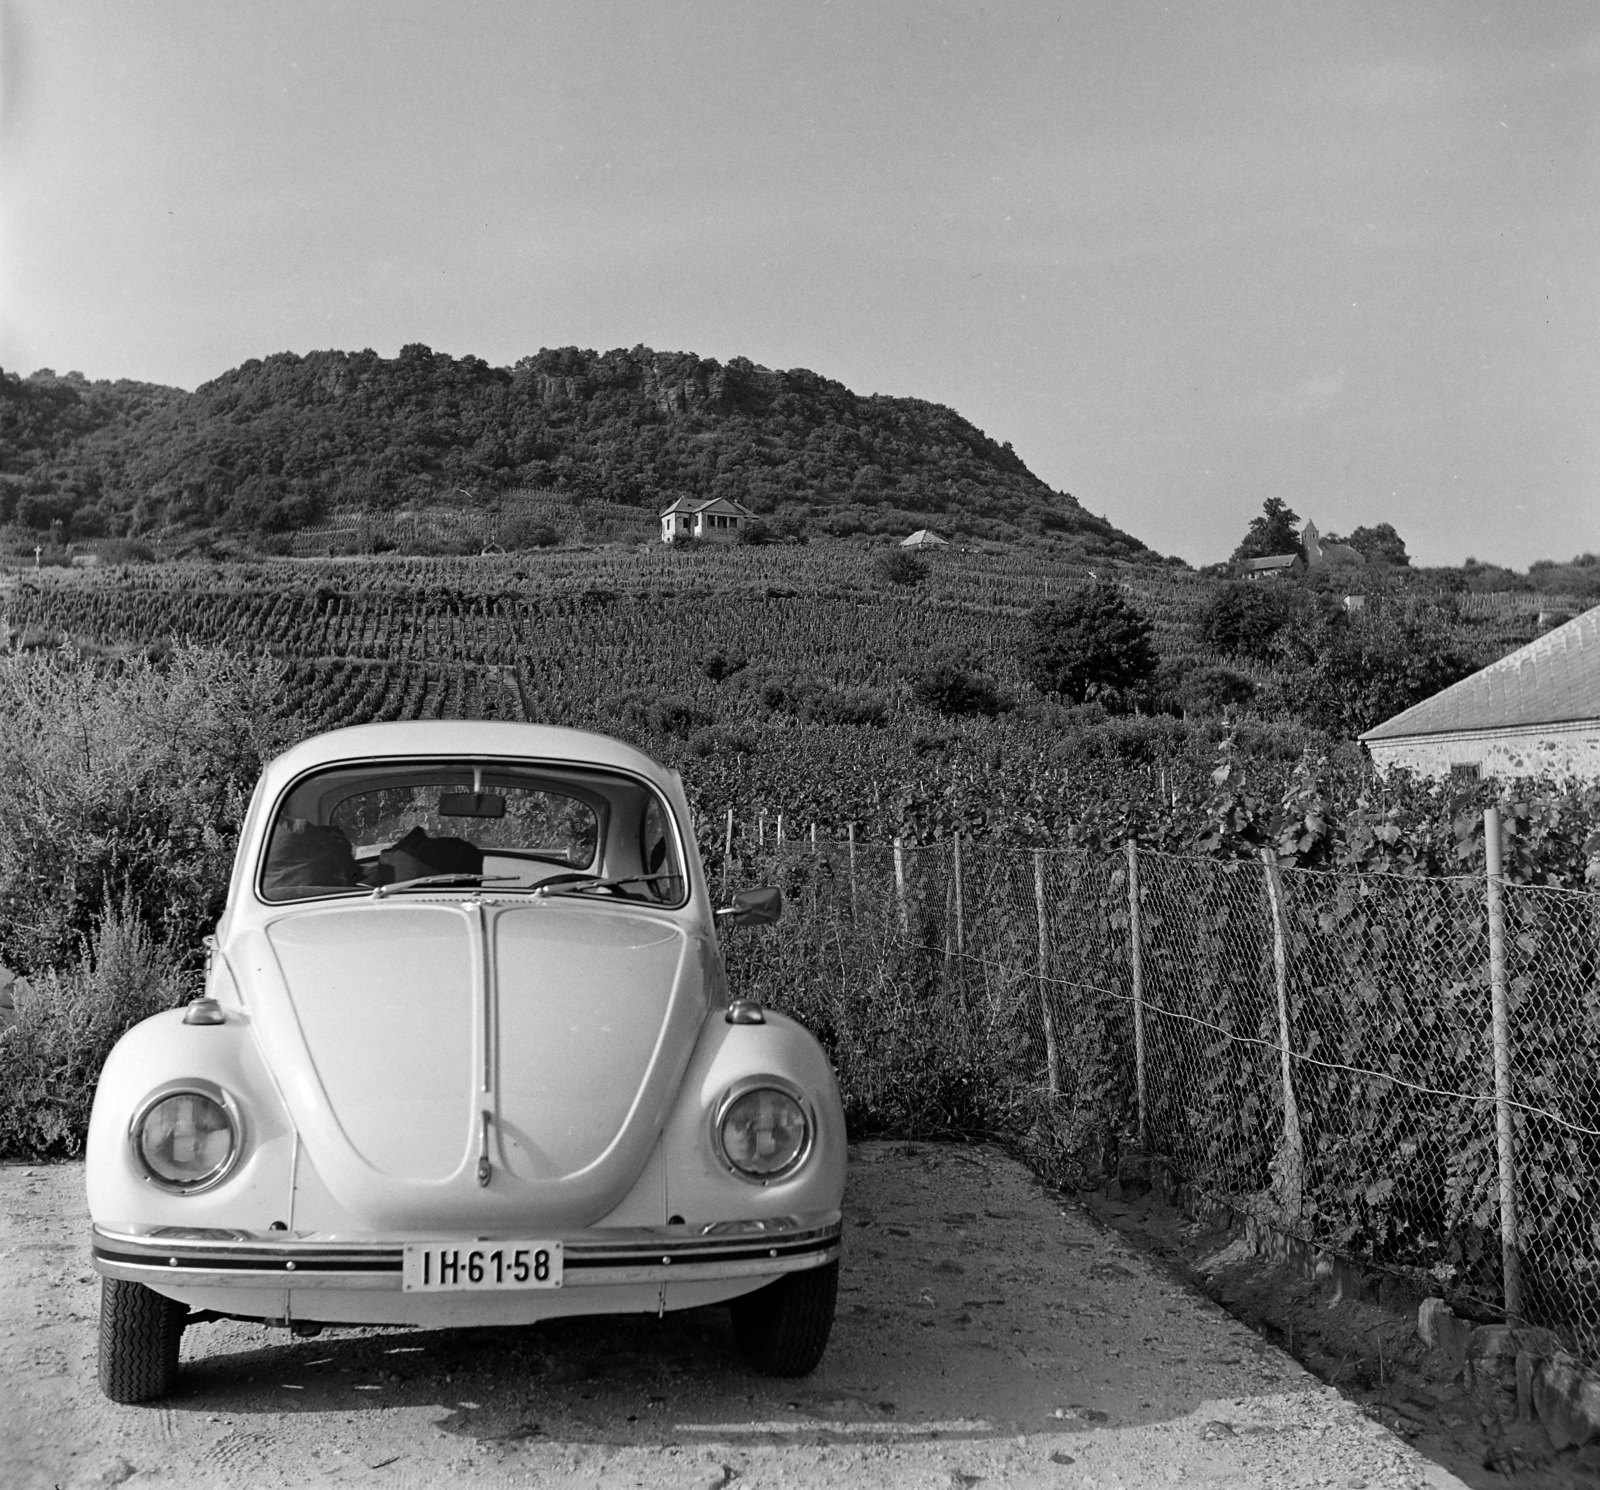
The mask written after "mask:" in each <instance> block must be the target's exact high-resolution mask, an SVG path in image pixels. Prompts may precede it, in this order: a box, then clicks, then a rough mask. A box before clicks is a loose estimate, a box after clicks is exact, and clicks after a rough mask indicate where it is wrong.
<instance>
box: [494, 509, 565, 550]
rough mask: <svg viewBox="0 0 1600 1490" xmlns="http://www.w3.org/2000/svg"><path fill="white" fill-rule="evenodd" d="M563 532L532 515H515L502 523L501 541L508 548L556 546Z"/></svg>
mask: <svg viewBox="0 0 1600 1490" xmlns="http://www.w3.org/2000/svg"><path fill="white" fill-rule="evenodd" d="M560 542H561V534H560V533H559V532H557V531H556V529H555V528H554V527H553V526H552V525H551V524H550V523H545V522H539V521H537V520H536V519H534V518H531V517H513V518H511V519H509V520H508V521H506V522H504V523H502V524H501V525H500V543H501V545H502V547H504V548H507V549H516V548H554V547H555V546H556V544H558V543H560Z"/></svg>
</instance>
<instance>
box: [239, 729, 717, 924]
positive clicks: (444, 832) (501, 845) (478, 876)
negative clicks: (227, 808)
mask: <svg viewBox="0 0 1600 1490" xmlns="http://www.w3.org/2000/svg"><path fill="white" fill-rule="evenodd" d="M259 883H260V893H261V897H262V899H263V900H266V901H269V902H273V903H279V902H284V901H293V900H305V899H308V898H311V897H316V896H324V895H353V894H368V895H373V894H376V895H380V896H386V895H392V894H401V893H404V892H405V891H406V888H407V886H414V887H415V888H417V889H418V890H425V889H432V890H439V889H445V890H448V889H449V888H450V887H451V885H452V883H454V884H456V885H457V887H459V888H461V889H470V888H473V887H474V886H476V885H478V884H482V885H483V886H484V887H485V888H486V889H488V890H490V891H492V892H496V893H498V892H501V891H509V892H512V893H515V892H519V891H528V892H531V891H538V892H540V893H542V894H549V893H552V892H553V891H555V890H558V889H567V888H571V889H572V890H573V891H574V893H581V894H585V895H593V896H594V897H595V898H601V897H615V898H621V899H626V900H635V901H638V900H644V901H649V902H652V903H654V904H664V905H680V904H682V903H683V901H684V899H685V897H686V894H687V888H688V887H687V882H686V880H685V879H684V875H683V867H682V860H681V857H680V851H679V845H678V839H677V835H676V833H675V831H674V826H673V819H672V814H671V812H670V810H669V809H668V807H667V805H666V803H665V802H663V801H662V800H661V798H660V796H659V795H658V794H657V793H656V792H654V791H653V790H652V789H651V788H650V787H648V786H646V785H645V784H644V783H643V782H642V781H639V780H637V779H635V778H633V777H630V776H623V775H620V774H616V773H612V772H607V771H599V770H585V769H583V768H580V767H562V766H541V765H526V766H522V765H517V764H515V763H507V762H503V761H483V762H474V761H454V760H447V761H404V762H394V763H381V762H380V763H372V764H369V765H359V766H350V765H342V766H337V767H333V768H330V769H328V770H324V771H317V772H313V773H312V774H310V775H307V776H303V777H301V778H300V780H298V781H297V782H295V783H294V785H293V786H292V787H290V789H289V790H288V791H287V792H286V793H285V794H284V796H283V797H282V799H281V800H280V801H279V804H278V808H277V812H276V814H275V816H274V819H273V824H272V831H271V833H270V834H269V835H268V838H267V851H266V853H265V855H264V856H263V858H262V863H261V872H260V881H259Z"/></svg>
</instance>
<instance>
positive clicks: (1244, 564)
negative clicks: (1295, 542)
mask: <svg viewBox="0 0 1600 1490" xmlns="http://www.w3.org/2000/svg"><path fill="white" fill-rule="evenodd" d="M1299 562H1300V555H1299V554H1268V555H1267V557H1266V558H1264V559H1241V560H1240V561H1239V568H1240V570H1241V571H1244V570H1251V569H1255V570H1261V569H1288V568H1290V567H1292V566H1293V565H1295V564H1298V563H1299Z"/></svg>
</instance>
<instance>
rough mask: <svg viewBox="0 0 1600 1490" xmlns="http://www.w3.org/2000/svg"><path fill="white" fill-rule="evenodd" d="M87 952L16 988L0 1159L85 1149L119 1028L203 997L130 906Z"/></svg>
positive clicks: (115, 913)
mask: <svg viewBox="0 0 1600 1490" xmlns="http://www.w3.org/2000/svg"><path fill="white" fill-rule="evenodd" d="M82 952H83V956H82V960H81V961H79V962H78V963H77V964H76V965H75V966H71V967H68V968H67V969H66V970H65V971H63V972H57V971H56V970H54V969H53V968H47V969H46V970H45V971H44V972H42V973H40V974H38V975H36V976H35V977H34V978H33V979H32V980H31V981H30V982H29V983H26V984H21V985H18V986H17V987H16V991H15V994H14V997H15V1000H16V1020H15V1022H14V1023H13V1024H11V1025H10V1026H9V1027H8V1028H6V1029H4V1030H0V1159H22V1158H55V1157H66V1156H70V1155H73V1154H77V1153H80V1152H81V1151H82V1149H83V1141H84V1135H85V1134H86V1132H87V1131H88V1126H89V1108H90V1106H91V1104H92V1103H93V1101H94V1089H95V1083H96V1082H97V1081H98V1080H99V1077H100V1067H101V1066H102V1065H104V1063H105V1059H106V1057H107V1056H108V1055H109V1054H110V1053H111V1047H112V1046H113V1045H114V1044H115V1043H116V1042H117V1040H118V1039H119V1038H120V1036H121V1035H122V1033H123V1031H125V1030H127V1029H128V1028H130V1027H131V1026H133V1025H135V1024H137V1023H138V1022H139V1021H140V1020H141V1019H146V1018H148V1017H149V1016H150V1015H152V1014H156V1013H159V1012H160V1011H161V1010H162V1009H170V1008H172V1007H173V1006H174V1005H176V1004H179V1003H182V1002H184V1000H185V998H186V997H187V996H189V995H190V994H192V993H197V992H198V991H199V987H198V983H197V982H196V981H194V980H193V979H192V977H191V976H190V975H186V974H185V973H184V972H183V971H182V969H181V967H180V965H179V959H178V956H177V954H176V951H175V949H174V948H173V946H172V945H171V943H170V942H166V941H162V940H158V939H157V938H156V937H153V936H152V935H151V934H150V932H149V930H148V929H147V928H146V927H145V926H144V924H143V923H142V922H141V921H140V919H139V916H138V913H137V911H136V909H135V907H134V906H133V905H132V903H131V902H129V901H124V902H123V903H122V904H120V905H111V906H107V907H106V908H105V910H104V912H103V913H102V915H101V917H100V923H99V926H98V927H97V928H96V930H95V933H94V935H93V938H92V939H90V940H88V941H86V943H85V945H84V946H83V948H82Z"/></svg>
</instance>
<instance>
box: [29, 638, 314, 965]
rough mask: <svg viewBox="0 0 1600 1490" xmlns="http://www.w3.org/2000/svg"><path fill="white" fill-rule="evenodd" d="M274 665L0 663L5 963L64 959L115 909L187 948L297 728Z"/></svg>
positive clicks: (60, 659) (193, 660)
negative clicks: (263, 782)
mask: <svg viewBox="0 0 1600 1490" xmlns="http://www.w3.org/2000/svg"><path fill="white" fill-rule="evenodd" d="M283 691H284V677H283V672H282V669H281V667H280V666H279V665H278V664H276V663H274V662H269V661H259V662H252V661H249V660H247V659H240V658H234V657H230V656H227V655H226V654H223V653H220V652H211V651H206V650H203V649H201V648H196V647H187V646H180V647H177V648H175V649H174V650H173V651H172V653H171V654H170V656H169V657H168V658H167V659H165V660H164V661H161V662H156V661H152V660H150V659H148V658H139V659H134V660H130V661H120V662H115V661H101V660H95V659H91V658H89V657H86V656H83V655H81V654H77V653H72V652H61V651H57V652H51V653H31V654H30V653H12V654H9V655H5V656H0V782H4V784H5V789H4V791H0V962H5V963H7V964H9V965H11V966H13V967H16V968H19V969H20V970H21V971H22V972H24V973H26V974H29V975H32V974H35V973H37V972H39V971H41V970H42V969H44V968H47V967H51V966H56V965H61V964H65V963H68V962H70V961H71V960H72V958H73V957H74V956H75V955H76V953H77V951H78V949H79V947H80V946H81V944H82V943H83V941H84V940H85V939H86V938H88V937H90V936H92V935H93V934H94V933H95V931H96V928H98V927H99V926H100V925H101V923H102V920H103V918H104V917H105V915H106V912H107V909H108V907H110V906H113V905H117V906H123V907H125V908H126V909H127V913H128V914H129V915H132V916H135V917H137V918H138V919H139V920H141V921H142V922H143V923H144V924H145V925H146V926H148V927H149V928H151V930H152V933H153V934H154V935H156V936H157V937H159V938H160V939H162V940H165V941H169V942H171V943H172V944H173V945H176V946H188V945H190V944H191V942H193V941H195V940H197V939H198V937H199V935H200V933H201V932H202V931H203V930H205V929H206V928H208V927H209V926H210V924H211V923H212V922H214V921H215V919H216V917H217V915H218V914H219V913H220V912H221V909H222V903H223V900H224V898H225V895H226V891H227V879H228V871H229V868H230V866H231V864H232V860H233V851H234V845H235V842H236V839H237V836H238V830H239V825H240V823H241V822H242V821H243V817H244V810H245V807H246V806H247V804H248V802H249V798H250V793H251V791H252V790H253V789H254V787H255V783H256V779H257V777H258V776H259V775H260V773H261V767H262V764H263V763H264V761H265V760H266V759H267V758H268V757H270V756H271V755H273V754H275V753H276V752H277V751H278V750H279V749H281V748H282V747H283V746H284V745H286V744H287V743H288V742H289V740H290V739H291V738H292V736H293V735H294V733H295V732H296V725H295V722H294V721H292V720H290V719H287V718H285V716H284V714H283V710H282V699H283Z"/></svg>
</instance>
